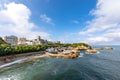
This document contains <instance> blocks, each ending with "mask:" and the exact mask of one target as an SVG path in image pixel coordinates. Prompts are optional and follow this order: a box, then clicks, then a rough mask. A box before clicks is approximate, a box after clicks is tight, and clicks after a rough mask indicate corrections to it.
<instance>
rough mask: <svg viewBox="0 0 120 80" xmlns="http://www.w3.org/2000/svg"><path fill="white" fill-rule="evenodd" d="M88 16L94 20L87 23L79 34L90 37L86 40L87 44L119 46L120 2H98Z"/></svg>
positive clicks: (105, 0)
mask: <svg viewBox="0 0 120 80" xmlns="http://www.w3.org/2000/svg"><path fill="white" fill-rule="evenodd" d="M90 14H92V15H93V16H94V17H95V18H94V19H92V20H91V21H88V23H87V26H86V27H85V29H84V30H83V31H80V32H79V34H80V35H84V36H86V35H88V34H89V35H92V37H88V38H86V39H87V40H88V41H89V42H94V43H97V42H98V43H99V42H101V43H106V42H113V44H114V43H116V42H118V43H119V44H120V42H119V41H118V40H120V0H98V3H97V5H96V8H95V9H94V10H92V11H91V12H90ZM118 29H119V30H118ZM116 31H117V32H116ZM97 33H99V35H98V34H97ZM98 36H99V37H98Z"/></svg>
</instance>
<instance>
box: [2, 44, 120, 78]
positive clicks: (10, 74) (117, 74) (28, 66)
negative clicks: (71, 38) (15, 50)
mask: <svg viewBox="0 0 120 80" xmlns="http://www.w3.org/2000/svg"><path fill="white" fill-rule="evenodd" d="M97 47H102V46H97ZM111 47H113V50H101V51H99V52H98V53H97V54H86V53H85V52H83V51H81V54H82V56H80V57H78V58H76V59H61V58H40V59H38V60H35V61H32V62H25V63H18V64H14V65H12V66H9V67H6V68H4V70H2V71H0V80H120V46H111Z"/></svg>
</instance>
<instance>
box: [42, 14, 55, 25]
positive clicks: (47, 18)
mask: <svg viewBox="0 0 120 80" xmlns="http://www.w3.org/2000/svg"><path fill="white" fill-rule="evenodd" d="M40 19H41V20H42V21H43V22H45V23H48V24H52V25H54V23H53V22H52V19H51V18H50V17H48V16H47V15H46V14H41V15H40Z"/></svg>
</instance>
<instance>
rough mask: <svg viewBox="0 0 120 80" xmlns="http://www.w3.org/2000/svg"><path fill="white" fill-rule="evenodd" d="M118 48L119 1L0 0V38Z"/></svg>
mask: <svg viewBox="0 0 120 80" xmlns="http://www.w3.org/2000/svg"><path fill="white" fill-rule="evenodd" d="M5 35H7V36H9V35H16V36H18V37H27V38H28V39H34V38H36V37H37V36H38V35H40V36H41V37H42V38H44V39H48V40H52V41H57V40H60V41H62V42H87V43H90V44H120V0H19V1H18V0H0V36H1V37H3V36H5Z"/></svg>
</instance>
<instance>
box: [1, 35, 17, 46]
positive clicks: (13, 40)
mask: <svg viewBox="0 0 120 80" xmlns="http://www.w3.org/2000/svg"><path fill="white" fill-rule="evenodd" d="M3 40H4V41H5V42H6V43H9V44H11V45H17V43H18V38H17V37H16V36H13V35H12V36H5V37H3Z"/></svg>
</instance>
